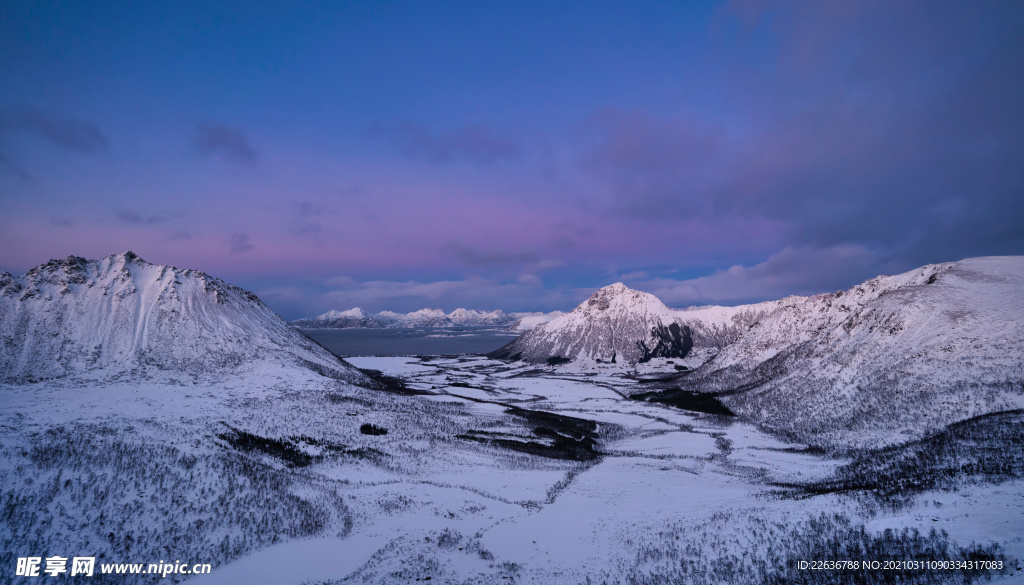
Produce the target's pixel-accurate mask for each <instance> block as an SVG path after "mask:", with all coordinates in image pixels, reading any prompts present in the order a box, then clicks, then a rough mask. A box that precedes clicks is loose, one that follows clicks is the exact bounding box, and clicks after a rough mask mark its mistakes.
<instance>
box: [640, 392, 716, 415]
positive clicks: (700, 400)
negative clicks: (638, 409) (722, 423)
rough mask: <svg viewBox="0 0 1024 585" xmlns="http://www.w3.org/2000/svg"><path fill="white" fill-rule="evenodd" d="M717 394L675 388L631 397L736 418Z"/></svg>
mask: <svg viewBox="0 0 1024 585" xmlns="http://www.w3.org/2000/svg"><path fill="white" fill-rule="evenodd" d="M717 396H718V393H717V392H693V391H690V390H682V389H679V388H674V389H671V390H663V391H661V392H644V393H642V394H634V395H632V396H630V398H632V399H633V400H641V401H644V402H655V403H659V404H667V405H669V406H674V407H676V408H681V409H683V410H691V411H694V412H703V413H706V414H718V415H722V416H736V414H735V413H734V412H733V411H731V410H729V408H728V407H727V406H725V405H724V404H722V403H721V402H720V401H719V400H718V398H717Z"/></svg>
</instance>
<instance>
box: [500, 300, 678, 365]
mask: <svg viewBox="0 0 1024 585" xmlns="http://www.w3.org/2000/svg"><path fill="white" fill-rule="evenodd" d="M691 347H693V340H692V339H691V332H690V329H689V328H688V327H686V326H685V325H680V323H679V319H678V313H677V312H676V311H673V310H672V309H669V308H668V307H666V306H665V304H664V303H662V302H661V301H660V300H658V299H657V297H655V296H654V295H651V294H648V293H645V292H640V291H637V290H633V289H630V288H627V287H626V286H625V285H624V284H622V283H615V284H612V285H609V286H606V287H604V288H602V289H600V290H598V291H597V292H595V293H594V294H593V295H591V297H590V298H589V299H587V300H586V301H584V302H583V303H582V304H580V305H579V306H578V307H576V308H575V309H573V311H572V312H571V313H569V314H567V315H563V316H561V317H558V318H557V319H554V320H552V321H549V322H547V323H543V324H541V325H538V326H537V327H535V328H534V329H533V330H531V331H528V332H527V333H524V334H523V335H521V336H519V337H518V338H516V339H515V340H514V341H512V342H511V343H509V344H508V345H505V346H504V347H502V348H500V349H498V350H496V351H495V352H493V353H492V354H491V356H492V357H496V358H501V359H524V360H526V361H531V362H544V361H548V360H553V359H558V358H560V359H567V360H579V359H583V360H593V361H597V360H602V361H609V362H611V361H615V362H625V363H635V362H638V361H645V360H648V359H650V358H652V357H680V358H681V357H684V356H685V355H686V354H687V352H689V350H690V348H691Z"/></svg>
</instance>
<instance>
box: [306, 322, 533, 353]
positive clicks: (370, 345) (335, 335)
mask: <svg viewBox="0 0 1024 585" xmlns="http://www.w3.org/2000/svg"><path fill="white" fill-rule="evenodd" d="M301 331H302V332H303V333H305V334H306V335H308V336H309V337H310V338H311V339H312V340H313V341H316V342H317V343H319V344H320V345H322V346H324V347H325V348H327V350H328V351H330V352H331V353H333V354H335V355H337V356H340V357H352V356H402V355H459V354H484V353H488V352H491V351H494V350H496V349H498V348H499V347H501V346H503V345H505V344H506V343H508V342H509V341H511V340H512V339H513V338H515V337H516V336H517V335H519V334H518V333H516V332H512V331H505V330H501V329H494V328H489V327H445V328H439V327H417V328H397V329H354V328H353V329H302V330H301Z"/></svg>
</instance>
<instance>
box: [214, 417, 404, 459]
mask: <svg viewBox="0 0 1024 585" xmlns="http://www.w3.org/2000/svg"><path fill="white" fill-rule="evenodd" d="M222 424H224V426H225V427H227V428H228V432H225V433H219V434H218V435H217V438H218V439H221V440H222V441H224V442H226V443H227V444H228V445H230V446H231V447H232V448H234V449H235V450H237V451H241V452H243V453H253V452H256V453H262V454H265V455H270V456H271V457H274V458H276V459H280V460H281V461H283V462H284V463H285V464H286V465H287V466H288V467H306V466H308V465H312V464H313V463H317V462H319V461H322V460H323V459H324V457H325V456H326V455H325V454H326V453H334V454H338V455H349V456H352V457H357V458H360V459H370V460H379V459H380V458H382V457H386V456H387V455H386V454H385V453H382V452H381V451H377V450H376V449H368V448H357V449H349V448H348V446H346V445H341V444H338V443H331V442H329V441H321V440H319V439H314V438H313V437H307V436H305V435H296V436H289V437H284V438H282V439H274V438H272V437H261V436H260V435H256V434H253V433H250V432H248V431H243V430H240V429H236V428H234V427H232V426H230V425H228V424H227V423H222ZM364 426H365V425H364ZM371 426H372V425H371ZM374 428H376V427H374ZM360 430H362V429H360ZM384 432H385V433H386V432H387V431H386V430H385V431H384ZM381 434H383V433H381ZM302 445H309V446H311V447H318V448H320V449H321V450H323V452H324V454H320V455H311V454H309V453H307V452H306V451H304V450H303V449H302V448H301V446H302Z"/></svg>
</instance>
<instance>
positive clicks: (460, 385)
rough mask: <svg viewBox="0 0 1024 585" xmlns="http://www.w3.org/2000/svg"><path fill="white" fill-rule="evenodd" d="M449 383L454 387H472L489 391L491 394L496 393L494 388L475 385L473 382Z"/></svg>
mask: <svg viewBox="0 0 1024 585" xmlns="http://www.w3.org/2000/svg"><path fill="white" fill-rule="evenodd" d="M447 385H448V386H451V387H452V388H472V389H473V390H481V391H483V392H487V393H489V394H494V393H495V392H494V389H493V388H484V387H483V386H474V385H472V384H467V383H466V382H448V383H447Z"/></svg>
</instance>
